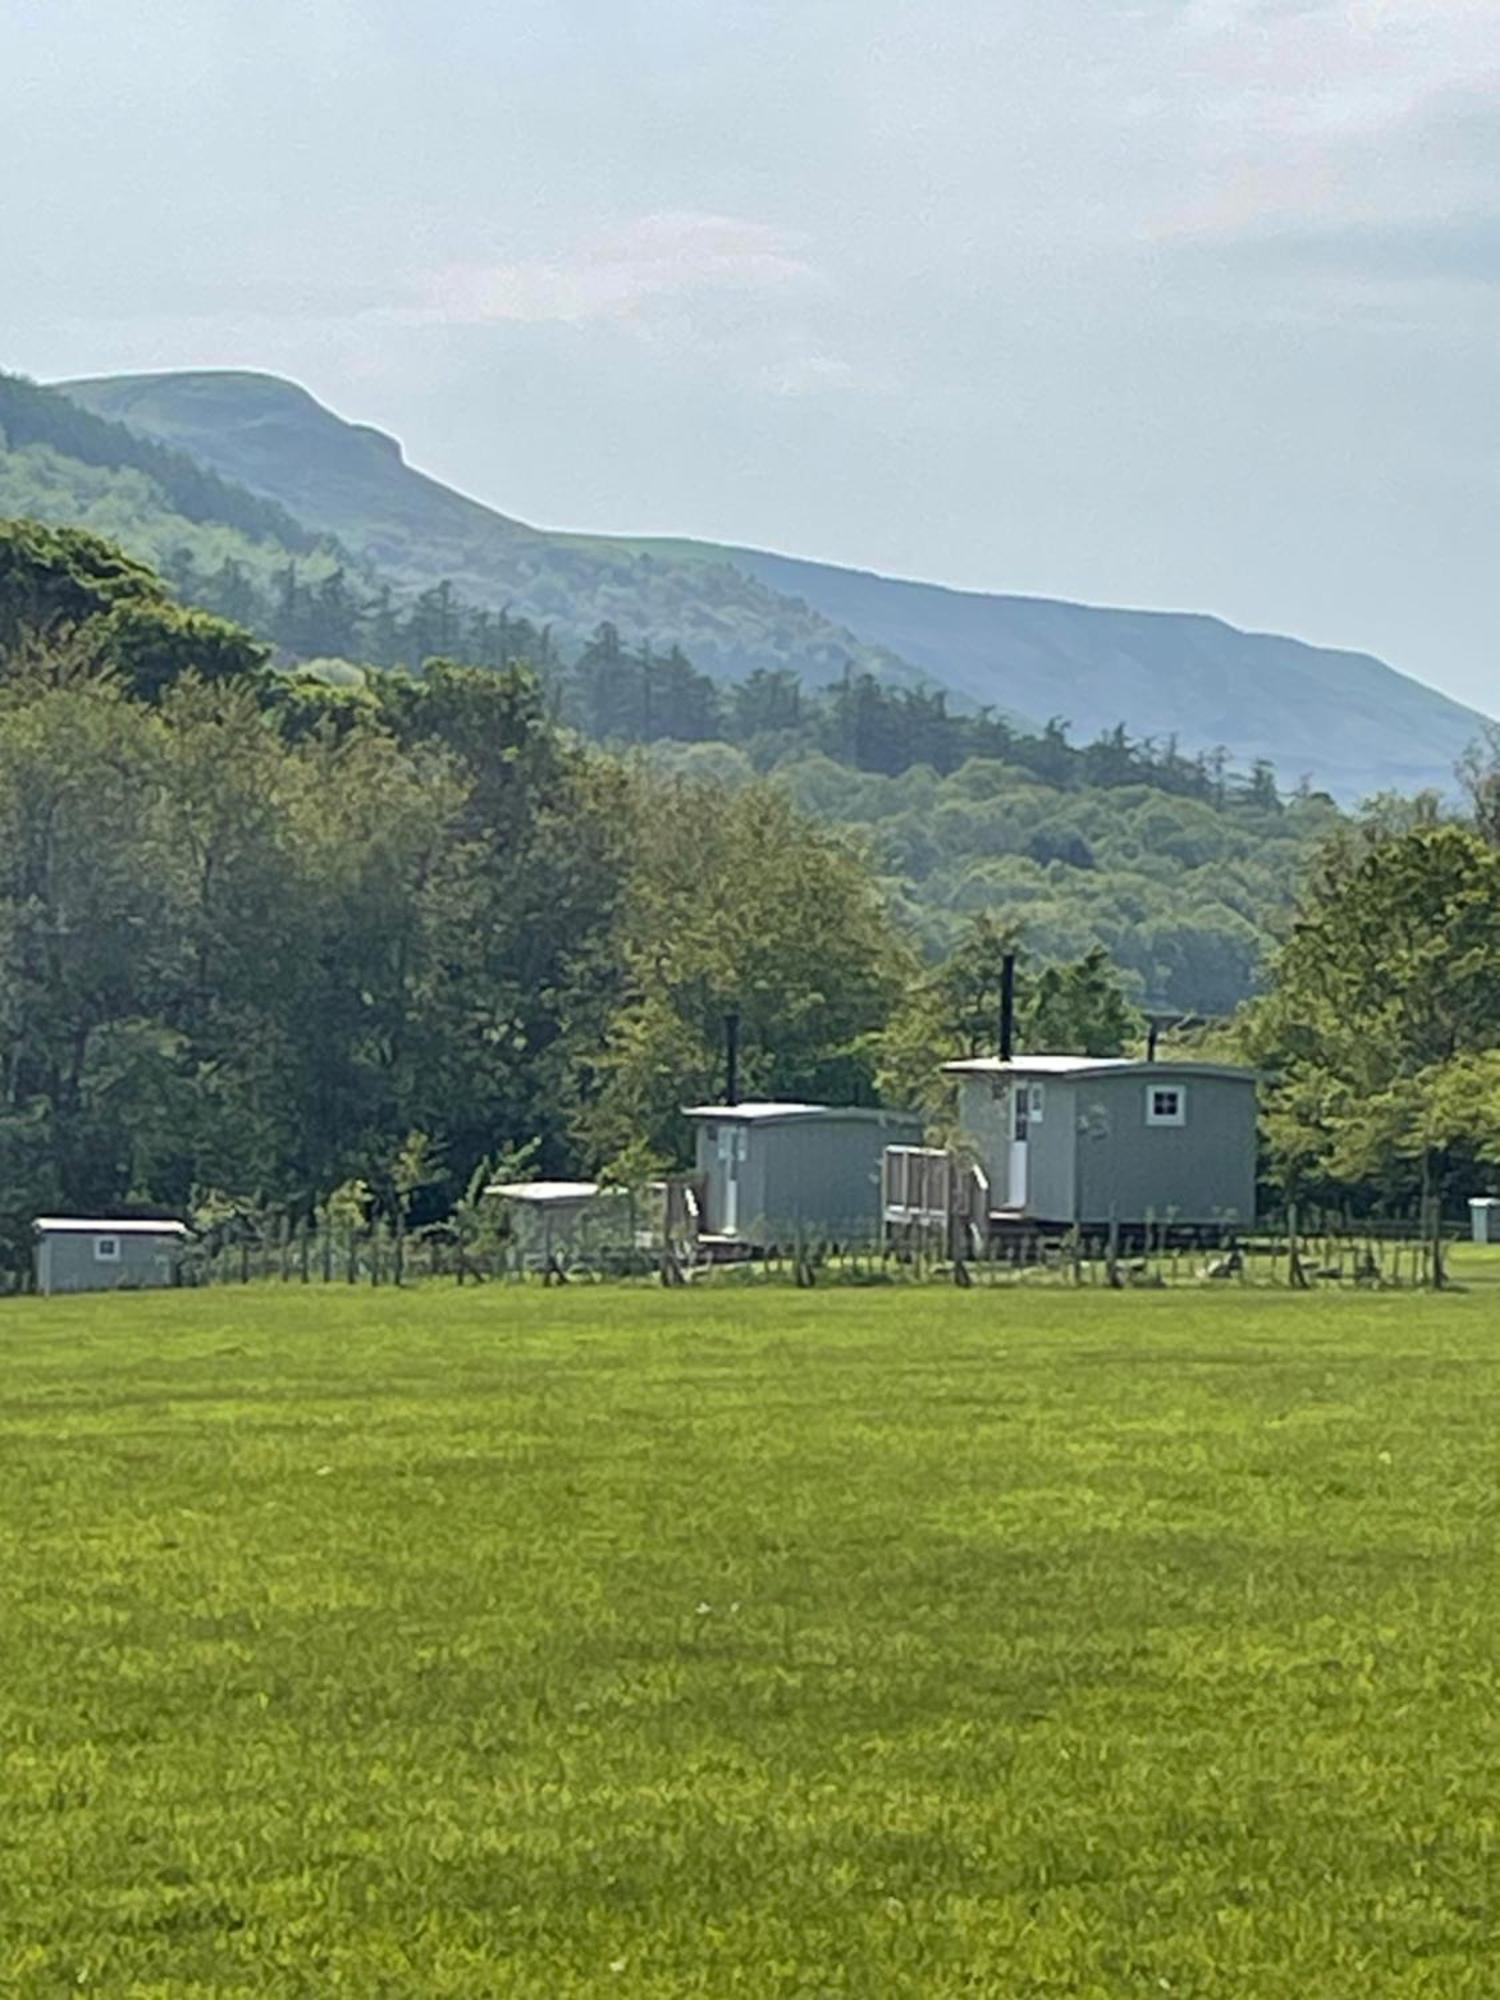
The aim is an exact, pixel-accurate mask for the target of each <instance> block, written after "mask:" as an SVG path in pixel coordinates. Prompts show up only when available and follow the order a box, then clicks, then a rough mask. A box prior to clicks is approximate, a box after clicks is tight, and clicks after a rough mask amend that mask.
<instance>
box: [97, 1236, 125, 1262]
mask: <svg viewBox="0 0 1500 2000" xmlns="http://www.w3.org/2000/svg"><path fill="white" fill-rule="evenodd" d="M94 1257H95V1259H96V1261H97V1262H99V1263H101V1264H118V1263H119V1261H120V1239H119V1237H118V1236H96V1237H95V1238H94Z"/></svg>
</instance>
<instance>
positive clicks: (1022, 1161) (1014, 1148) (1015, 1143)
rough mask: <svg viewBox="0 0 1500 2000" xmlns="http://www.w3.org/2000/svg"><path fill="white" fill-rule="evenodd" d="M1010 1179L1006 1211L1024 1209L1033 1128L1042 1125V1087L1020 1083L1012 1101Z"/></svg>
mask: <svg viewBox="0 0 1500 2000" xmlns="http://www.w3.org/2000/svg"><path fill="white" fill-rule="evenodd" d="M1010 1106H1011V1109H1010V1177H1009V1186H1008V1187H1007V1189H1006V1206H1007V1208H1019V1209H1024V1208H1025V1206H1026V1196H1027V1192H1028V1183H1029V1179H1030V1174H1029V1166H1030V1155H1031V1128H1032V1126H1033V1125H1039V1124H1040V1123H1041V1122H1042V1086H1041V1085H1040V1084H1039V1083H1030V1084H1028V1083H1018V1084H1016V1085H1015V1086H1014V1088H1013V1089H1012V1091H1011V1099H1010Z"/></svg>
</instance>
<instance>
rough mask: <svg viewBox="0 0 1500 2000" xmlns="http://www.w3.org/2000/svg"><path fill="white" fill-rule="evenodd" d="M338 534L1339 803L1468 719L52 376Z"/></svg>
mask: <svg viewBox="0 0 1500 2000" xmlns="http://www.w3.org/2000/svg"><path fill="white" fill-rule="evenodd" d="M59 386H60V387H61V388H62V389H63V390H64V391H65V392H66V393H67V394H68V395H69V396H71V397H72V398H73V399H74V400H75V401H77V402H78V403H80V404H82V405H83V406H84V407H86V408H88V409H91V410H93V411H95V412H96V413H97V414H99V415H101V416H105V417H109V418H111V419H113V420H116V421H118V422H123V423H125V424H127V425H129V426H130V427H131V428H132V429H134V430H137V431H139V432H141V433H142V434H144V435H146V436H149V437H154V438H156V439H158V440H160V441H162V442H164V443H167V444H170V445H173V446H175V447H177V448H179V449H181V450H185V451H188V452H190V453H191V454H192V455H193V456H194V457H195V458H197V459H199V460H201V461H202V462H203V463H205V464H207V465H208V466H210V467H212V468H213V469H214V470H216V471H218V472H219V473H221V474H223V475H224V476H226V477H229V478H232V479H235V480H237V481H239V482H241V483H242V484H244V485H246V486H248V487H250V488H252V489H253V490H254V491H256V492H258V493H262V494H265V495H266V496H268V497H269V498H271V499H274V500H276V501H278V502H279V503H280V504H281V505H282V506H284V507H286V508H288V509H290V511H291V512H292V513H293V514H295V515H296V516H297V517H298V518H299V519H301V520H302V521H304V522H306V523H308V524H309V525H310V526H312V527H313V528H315V529H319V530H321V531H323V532H325V533H329V534H332V535H336V536H337V537H338V538H339V540H340V541H341V542H343V543H344V544H346V545H347V546H348V547H350V548H352V549H354V550H356V551H357V552H359V553H360V554H362V555H364V556H366V557H367V558H368V559H369V560H370V561H371V562H373V563H374V564H375V565H377V566H378V567H379V568H380V569H381V570H382V572H384V573H386V574H388V575H391V576H393V577H394V578H396V579H397V580H399V581H401V582H403V583H405V584H407V585H409V586H412V587H423V586H426V585H429V584H432V583H435V582H437V581H439V580H440V579H441V578H443V577H447V578H449V579H451V581H452V582H453V583H454V584H455V586H456V587H457V588H458V590H459V591H460V592H461V593H462V594H463V595H465V596H466V597H469V598H471V599H473V600H475V601H477V602H488V603H501V602H508V603H509V604H511V605H512V607H513V608H514V609H515V610H517V611H518V612H523V613H525V614H526V615H527V616H529V617H532V618H535V619H538V620H540V621H543V622H546V621H550V622H552V623H553V624H554V625H555V626H556V627H557V629H558V630H559V631H560V632H561V633H563V634H564V635H572V636H578V635H581V634H583V633H585V632H587V631H588V630H590V629H591V628H592V627H593V626H594V625H596V624H597V623H598V622H599V621H600V620H601V619H606V618H607V619H610V620H611V621H612V622H614V623H615V624H617V625H618V626H619V627H620V629H621V630H622V632H623V633H624V634H625V635H626V636H627V638H633V637H637V636H649V637H650V638H651V639H652V640H653V641H654V642H656V643H661V644H667V643H671V642H672V641H674V640H675V641H676V642H677V643H679V644H681V645H682V647H683V648H684V650H685V651H686V652H687V653H688V654H689V655H690V656H691V657H692V658H693V659H694V661H695V662H696V664H698V665H699V666H700V667H702V668H704V669H705V670H706V671H708V672H711V673H715V674H718V675H721V676H725V677H739V676H742V675H744V674H746V673H749V672H751V671H753V670H754V669H755V668H756V667H767V668H772V667H791V668H793V669H794V670H796V671H797V672H799V673H801V674H802V675H803V676H804V678H806V679H807V680H809V681H812V682H814V683H816V682H818V681H820V680H826V679H828V678H831V677H833V676H834V675H836V674H838V673H840V672H842V671H843V670H844V668H845V667H846V666H849V667H852V668H853V669H854V670H855V671H864V670H869V671H872V672H876V673H878V674H880V675H881V676H882V677H884V678H887V679H902V680H912V679H932V680H935V681H937V682H939V683H941V684H942V685H944V686H947V687H949V688H952V689H954V690H956V691H958V692H960V693H962V694H963V695H965V696H966V697H968V698H969V699H971V700H973V701H976V702H979V703H988V704H991V705H993V706H994V707H995V708H997V709H1001V710H1004V711H1007V712H1009V713H1011V714H1013V715H1019V716H1022V717H1027V716H1029V717H1032V718H1037V719H1042V718H1045V717H1047V716H1049V715H1056V716H1060V717H1062V718H1064V719H1066V720H1067V721H1069V722H1070V723H1071V724H1072V726H1073V729H1074V732H1075V734H1077V735H1079V736H1082V737H1087V736H1090V735H1093V734H1096V733H1098V732H1099V731H1101V730H1104V729H1109V728H1112V727H1114V726H1115V725H1116V724H1118V723H1124V724H1125V725H1126V727H1127V728H1128V729H1129V731H1130V732H1131V734H1132V735H1135V736H1154V737H1158V738H1165V737H1167V736H1175V737H1176V738H1177V740H1178V743H1179V745H1180V746H1181V747H1182V748H1183V749H1184V750H1187V751H1196V750H1211V749H1213V748H1215V747H1217V746H1220V745H1223V746H1226V747H1227V748H1228V749H1229V751H1230V752H1231V754H1232V755H1233V757H1234V758H1235V759H1236V760H1237V761H1239V762H1241V763H1244V762H1248V761H1249V760H1250V759H1252V758H1255V757H1266V758H1269V759H1270V760H1271V762H1272V763H1274V764H1275V766H1276V768H1277V771H1278V773H1279V775H1280V776H1281V778H1282V780H1283V782H1284V783H1290V782H1293V781H1295V780H1297V779H1298V778H1300V777H1302V776H1304V775H1306V776H1308V777H1309V778H1311V779H1312V781H1313V782H1314V783H1315V784H1316V785H1318V786H1320V787H1324V788H1326V789H1328V790H1330V791H1332V792H1334V793H1335V794H1336V795H1337V796H1339V797H1341V798H1344V799H1349V798H1352V797H1355V796H1358V795H1360V794H1363V793H1368V792H1372V791H1377V790H1386V789H1391V790H1413V789H1417V788H1421V787H1428V786H1433V787H1437V788H1440V789H1444V790H1446V789H1450V788H1451V786H1452V783H1453V767H1454V764H1455V763H1456V761H1457V760H1458V758H1459V757H1460V756H1461V755H1462V754H1463V751H1464V749H1465V748H1466V747H1467V745H1468V744H1469V743H1470V742H1471V741H1472V740H1473V739H1474V737H1475V736H1476V735H1477V734H1478V733H1479V731H1480V730H1481V729H1482V727H1483V723H1484V718H1483V717H1481V716H1480V715H1479V714H1478V713H1477V712H1476V711H1474V710H1472V709H1468V708H1465V707H1464V706H1462V704H1460V703H1458V702H1455V701H1453V700H1451V699H1449V697H1448V696H1446V695H1443V694H1440V693H1438V692H1437V691H1436V690H1435V689H1433V688H1429V687H1426V686H1425V685H1423V684H1422V683H1421V682H1419V681H1415V680H1412V679H1411V678H1410V677H1409V676H1407V675H1404V674H1401V673H1398V672H1397V671H1396V670H1395V669H1394V668H1392V667H1389V666H1387V665H1385V664H1384V663H1383V662H1382V661H1380V660H1377V659H1374V658H1372V657H1370V656H1368V655H1365V654H1359V653H1349V652H1340V651H1335V650H1331V649H1328V648H1324V647H1317V646H1310V645H1305V644H1303V643H1302V642H1300V641H1298V640H1295V639H1288V638H1281V637H1277V636H1274V635H1269V634H1260V633H1249V632H1242V631H1238V630H1236V628H1234V627H1233V626H1230V625H1227V624H1225V623H1223V622H1222V621H1221V620H1219V619H1216V618H1211V617H1206V616H1200V615H1195V614H1187V613H1178V612H1145V611H1128V610H1112V609H1108V608H1103V607H1089V606H1085V605H1078V604H1069V603H1064V602H1058V601H1054V600H1049V599H1045V598H1027V597H1013V596H999V595H993V596H992V595H986V594H983V593H980V592H967V591H958V590H950V589H945V588H942V587H939V586H937V585H933V584H925V583H918V582H906V581H901V580H898V579H892V578H886V577H880V576H874V575H870V574H867V573H865V572H863V571H859V570H850V569H842V568H838V567H836V566H833V565H830V564H824V563H815V562H808V561H804V560H801V559H799V558H796V557H790V556H781V555H772V554H768V553H765V552H762V551H757V550H749V549H735V548H723V547H719V546H718V545H716V544H712V543H702V542H691V541H661V540H640V539H630V538H625V537H619V538H613V537H607V536H598V537H593V536H590V537H584V536H571V535H566V534H560V533H552V532H548V531H545V530H541V529H537V528H533V527H530V526H528V525H526V524H525V523H523V522H519V521H516V520H512V519H510V518H509V517H507V516H505V515H503V514H498V513H496V512H494V511H493V510H492V509H490V508H488V507H485V506H483V505H481V503H479V502H478V501H475V500H471V499H468V498H466V497H465V496H463V495H461V494H459V493H455V492H454V491H453V490H452V489H451V488H448V487H445V486H443V485H442V484H441V483H440V482H439V481H437V480H434V479H431V478H428V477H427V476H426V475H424V474H422V473H420V472H417V471H414V470H413V469H412V468H411V467H410V466H408V465H407V464H406V463H405V461H404V459H403V457H402V454H401V450H400V447H399V446H398V445H397V444H396V443H395V442H394V440H392V439H390V438H388V437H385V436H383V435H382V434H381V433H380V432H378V431H373V430H371V429H369V428H367V427H366V426H363V425H359V424H353V423H348V422H346V421H344V420H343V419H341V418H339V417H337V416H335V415H334V414H333V413H332V412H331V411H329V410H326V409H325V408H323V406H322V405H321V404H319V403H317V402H316V401H315V400H314V399H313V398H312V397H311V396H310V395H308V393H307V392H306V391H305V390H303V389H300V388H298V387H296V386H295V385H293V384H291V383H288V382H284V381H281V380H280V379H278V378H277V377H274V376H267V375H255V374H232V373H218V372H192V373H184V374H169V375H154V376H153V375H144V376H142V375H134V376H107V377H101V378H97V379H92V380H88V381H81V382H68V383H63V384H60V385H59Z"/></svg>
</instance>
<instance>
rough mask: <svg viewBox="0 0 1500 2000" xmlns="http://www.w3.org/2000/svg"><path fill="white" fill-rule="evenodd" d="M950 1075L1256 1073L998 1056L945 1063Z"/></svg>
mask: <svg viewBox="0 0 1500 2000" xmlns="http://www.w3.org/2000/svg"><path fill="white" fill-rule="evenodd" d="M943 1070H944V1073H945V1074H946V1075H948V1076H1119V1075H1126V1076H1128V1075H1130V1074H1131V1073H1132V1072H1134V1073H1135V1074H1136V1075H1137V1076H1220V1077H1227V1078H1229V1079H1230V1081H1231V1082H1235V1083H1254V1081H1255V1077H1256V1072H1255V1071H1254V1070H1253V1069H1244V1068H1241V1067H1240V1066H1239V1065H1238V1064H1236V1063H1216V1062H1193V1061H1192V1060H1191V1059H1189V1058H1184V1059H1183V1060H1181V1061H1179V1060H1178V1059H1177V1058H1176V1057H1174V1056H1158V1057H1157V1058H1156V1059H1155V1061H1154V1062H1148V1061H1147V1060H1146V1058H1145V1057H1144V1056H1015V1057H1013V1058H1012V1060H1011V1061H1010V1062H1002V1061H1001V1060H1000V1058H999V1056H971V1057H970V1058H968V1059H967V1060H966V1061H964V1062H946V1063H944V1064H943Z"/></svg>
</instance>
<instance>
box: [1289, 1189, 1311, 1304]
mask: <svg viewBox="0 0 1500 2000" xmlns="http://www.w3.org/2000/svg"><path fill="white" fill-rule="evenodd" d="M1286 1281H1287V1283H1288V1284H1289V1285H1290V1286H1291V1287H1292V1289H1293V1291H1298V1292H1305V1291H1306V1290H1307V1273H1306V1271H1304V1270H1303V1268H1302V1253H1301V1251H1300V1250H1299V1248H1298V1247H1297V1204H1296V1202H1294V1201H1293V1202H1288V1204H1287V1211H1286Z"/></svg>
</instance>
